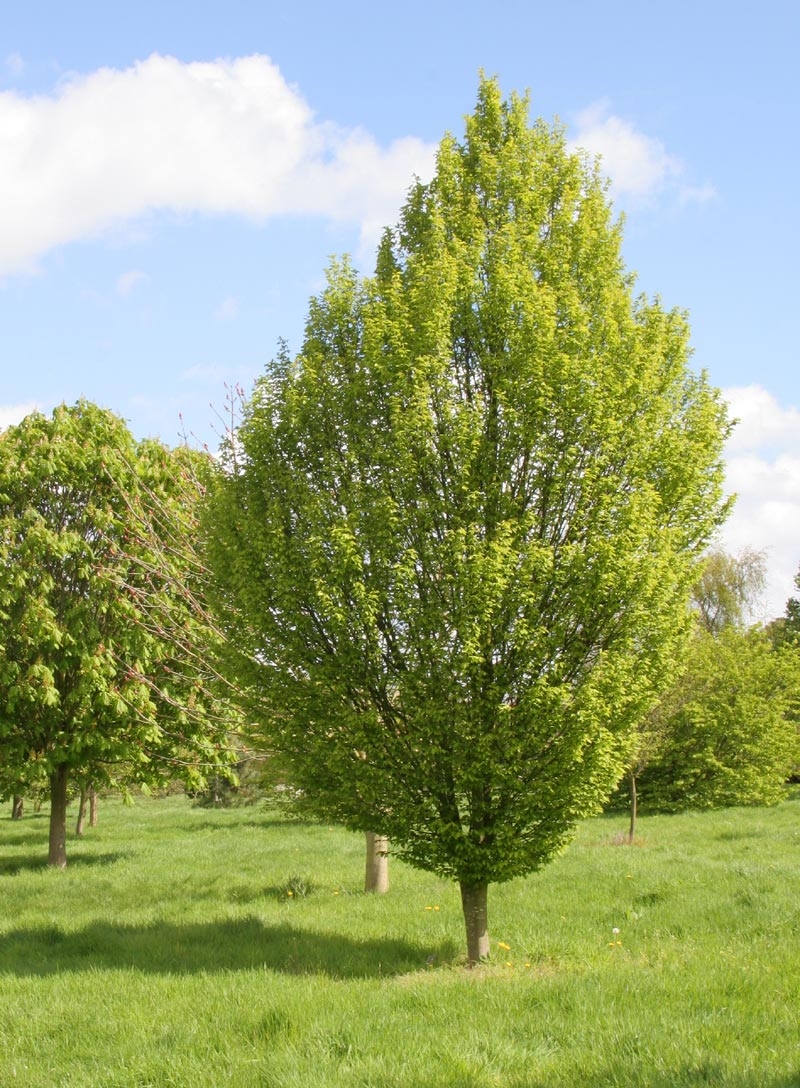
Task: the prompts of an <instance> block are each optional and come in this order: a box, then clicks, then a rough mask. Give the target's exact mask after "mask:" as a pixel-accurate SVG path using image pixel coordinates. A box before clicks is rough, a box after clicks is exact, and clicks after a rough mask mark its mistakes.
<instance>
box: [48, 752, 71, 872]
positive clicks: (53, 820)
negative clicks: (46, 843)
mask: <svg viewBox="0 0 800 1088" xmlns="http://www.w3.org/2000/svg"><path fill="white" fill-rule="evenodd" d="M68 778H69V767H68V765H67V764H66V763H60V764H59V765H58V767H56V769H55V770H54V771H53V773H52V774H51V775H50V853H49V855H48V858H47V864H48V865H52V866H54V867H55V868H57V869H66V867H67V779H68Z"/></svg>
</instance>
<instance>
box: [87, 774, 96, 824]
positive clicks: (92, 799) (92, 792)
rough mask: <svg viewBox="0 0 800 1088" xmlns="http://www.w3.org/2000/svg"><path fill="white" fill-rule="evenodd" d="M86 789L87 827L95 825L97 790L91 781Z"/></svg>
mask: <svg viewBox="0 0 800 1088" xmlns="http://www.w3.org/2000/svg"><path fill="white" fill-rule="evenodd" d="M87 790H88V792H89V827H97V790H96V789H95V788H94V786H93V785H92V783H91V782H90V783H89V785H88V787H87Z"/></svg>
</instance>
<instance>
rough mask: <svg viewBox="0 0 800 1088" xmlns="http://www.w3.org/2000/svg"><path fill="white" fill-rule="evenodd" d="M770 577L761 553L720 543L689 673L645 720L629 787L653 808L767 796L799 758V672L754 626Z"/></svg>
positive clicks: (700, 587) (706, 581)
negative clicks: (794, 718)
mask: <svg viewBox="0 0 800 1088" xmlns="http://www.w3.org/2000/svg"><path fill="white" fill-rule="evenodd" d="M764 581H765V559H764V556H763V554H762V553H760V552H755V551H753V550H750V549H747V550H745V551H743V552H741V553H740V554H739V555H730V554H728V553H725V552H722V551H713V552H711V553H710V555H709V556H708V557H707V558H706V560H705V563H704V566H703V569H702V573H701V575H700V577H699V579H698V580H697V582H696V584H695V586H694V588H693V590H692V606H693V609H692V610H693V615H694V617H695V620H696V626H695V631H694V633H693V636H692V638H691V640H690V642H689V644H688V646H687V654H686V660H685V665H684V669H683V671H682V672H681V673H680V675H679V676H677V677H676V679H675V681H674V682H673V684H672V685H671V686H670V688H669V689H668V690H667V691H666V692H665V693H664V695H663V696H662V698H661V699H660V701H659V703H658V704H657V705H656V706H655V707H654V708H653V709H652V710H651V711H650V713H649V714H648V715H647V716H646V717H645V718H644V719H643V721H642V723H640V726H639V729H638V736H637V750H636V754H635V758H634V760H633V762H632V765H631V769H630V770H629V774H628V780H627V782H626V789H627V793H628V798H629V801H630V806H631V825H630V833H629V839H630V840H632V838H633V834H634V831H635V816H636V806H637V801H638V798H639V797H640V796H641V798H642V800H643V803H644V804H645V805H646V806H647V807H648V808H649V809H650V810H651V811H652V810H653V809H668V810H675V809H681V808H693V807H694V808H707V807H712V806H719V805H732V804H769V803H771V802H774V801H776V800H778V799H779V798H780V797H781V796H782V792H783V786H784V784H785V782H786V778H787V776H788V774H789V772H790V770H791V768H792V767H793V766H794V765H795V764H796V762H797V758H798V739H797V730H796V728H795V726H794V725H793V724H792V722H791V720H790V718H791V713H792V707H793V706H794V704H795V701H796V698H797V694H798V690H800V688H799V687H798V680H800V674H799V673H798V670H797V668H796V664H795V663H794V662H793V659H792V655H791V654H790V653H788V652H784V651H780V652H775V648H774V646H773V642H772V639H771V638H770V637H769V635H768V633H767V632H765V631H763V630H762V629H760V628H758V627H751V628H750V629H748V626H747V620H748V617H749V615H750V613H751V611H752V610H753V608H754V607H755V605H756V604H757V602H758V598H759V594H760V593H761V591H762V590H763V586H764Z"/></svg>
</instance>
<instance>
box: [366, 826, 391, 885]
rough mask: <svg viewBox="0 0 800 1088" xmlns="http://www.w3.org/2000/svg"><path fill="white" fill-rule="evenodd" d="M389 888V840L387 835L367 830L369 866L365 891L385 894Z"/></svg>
mask: <svg viewBox="0 0 800 1088" xmlns="http://www.w3.org/2000/svg"><path fill="white" fill-rule="evenodd" d="M388 890H389V840H388V839H387V838H386V836H385V835H376V834H375V833H374V832H372V831H368V832H367V868H366V874H365V876H364V891H365V892H375V893H376V894H377V895H383V894H384V892H388Z"/></svg>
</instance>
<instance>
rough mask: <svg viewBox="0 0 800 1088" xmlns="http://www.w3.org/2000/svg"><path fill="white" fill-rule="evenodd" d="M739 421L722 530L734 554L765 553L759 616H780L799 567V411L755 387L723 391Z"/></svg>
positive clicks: (729, 465) (731, 445)
mask: <svg viewBox="0 0 800 1088" xmlns="http://www.w3.org/2000/svg"><path fill="white" fill-rule="evenodd" d="M724 394H725V397H726V399H727V400H728V403H729V404H730V407H731V415H732V416H733V417H734V418H736V419H738V420H739V423H738V425H737V427H736V429H735V431H734V432H733V435H732V436H731V438H730V440H729V442H728V446H727V450H726V463H727V486H728V490H729V491H730V492H735V493H736V495H737V496H738V498H737V502H736V506H735V507H734V510H733V513H732V515H731V517H730V519H729V520H728V522H727V524H726V525H725V527H724V529H723V531H722V542H723V545H724V546H725V547H726V548H727V549H728V550H729V551H733V552H738V551H740V550H741V549H742V548H745V547H748V546H749V547H753V548H756V549H758V550H759V551H764V552H765V553H766V555H767V565H768V584H767V591H766V594H765V600H764V608H763V614H762V615H760V616H756V617H755V618H756V619H762V620H770V619H773V618H774V617H775V616H780V615H783V611H784V609H785V607H786V601H787V599H788V598H789V597H790V596H794V595H796V593H797V590H796V589H795V588H794V584H793V583H794V576H795V574H796V573H797V569H798V566H799V565H800V411H799V410H798V409H797V408H794V407H788V408H785V407H782V406H781V405H780V404H779V403H778V401H777V400H776V398H775V397H774V396H773V395H772V394H771V393H769V392H768V391H767V390H766V389H764V388H762V387H761V386H758V385H747V386H737V387H735V388H731V389H726V390H725V391H724Z"/></svg>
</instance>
